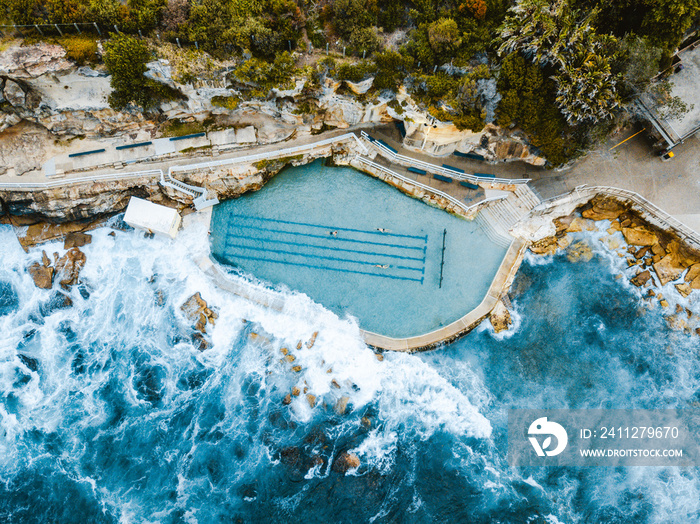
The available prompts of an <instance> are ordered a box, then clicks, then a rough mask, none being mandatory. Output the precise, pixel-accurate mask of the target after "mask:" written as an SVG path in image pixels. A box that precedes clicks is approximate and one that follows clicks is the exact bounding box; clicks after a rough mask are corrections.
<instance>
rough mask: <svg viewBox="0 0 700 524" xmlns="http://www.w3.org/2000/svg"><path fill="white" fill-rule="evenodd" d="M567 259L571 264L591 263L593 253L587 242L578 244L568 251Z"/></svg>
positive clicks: (570, 247)
mask: <svg viewBox="0 0 700 524" xmlns="http://www.w3.org/2000/svg"><path fill="white" fill-rule="evenodd" d="M566 258H567V259H568V260H569V262H581V261H583V262H589V261H590V260H591V259H592V258H593V251H592V250H591V246H589V245H588V243H587V242H585V241H583V240H582V241H581V242H576V243H575V244H572V245H571V246H569V248H568V249H567V250H566Z"/></svg>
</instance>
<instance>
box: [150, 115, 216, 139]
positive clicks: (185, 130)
mask: <svg viewBox="0 0 700 524" xmlns="http://www.w3.org/2000/svg"><path fill="white" fill-rule="evenodd" d="M160 131H161V133H162V134H163V136H164V137H175V136H185V135H192V134H194V133H203V132H204V131H206V128H205V127H204V124H202V123H201V122H197V121H196V120H195V121H194V122H183V121H182V120H178V119H175V120H169V121H167V122H166V123H165V124H164V125H163V127H161V128H160Z"/></svg>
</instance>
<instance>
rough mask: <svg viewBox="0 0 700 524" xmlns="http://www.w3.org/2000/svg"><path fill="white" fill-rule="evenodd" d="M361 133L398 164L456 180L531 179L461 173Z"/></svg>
mask: <svg viewBox="0 0 700 524" xmlns="http://www.w3.org/2000/svg"><path fill="white" fill-rule="evenodd" d="M360 135H361V136H362V138H364V139H365V140H367V141H368V142H369V143H371V144H372V145H373V146H374V147H376V148H377V149H379V150H380V151H381V152H382V153H383V154H384V155H385V156H387V157H388V158H389V159H390V160H392V161H394V162H396V163H397V164H401V163H404V164H410V165H413V166H416V167H420V168H422V169H425V170H426V171H430V172H431V173H435V174H439V175H444V176H447V177H450V178H453V179H454V180H466V181H468V182H472V183H475V184H476V183H479V182H495V183H497V184H527V183H528V182H529V181H530V179H529V178H514V179H510V178H496V177H485V176H478V175H474V174H472V173H460V172H458V171H455V170H454V169H449V168H446V167H443V166H436V165H435V164H431V163H430V162H423V161H422V160H418V159H416V158H411V157H408V156H405V155H401V154H399V153H396V152H394V151H392V150H391V149H389V148H388V147H386V146H385V145H384V144H382V143H381V142H379V141H378V140H376V139H374V138H372V137H370V136H369V135H368V134H367V133H366V132H364V131H361V132H360Z"/></svg>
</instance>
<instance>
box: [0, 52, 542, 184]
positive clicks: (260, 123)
mask: <svg viewBox="0 0 700 524" xmlns="http://www.w3.org/2000/svg"><path fill="white" fill-rule="evenodd" d="M98 48H99V47H98ZM158 53H159V55H162V57H161V58H160V59H158V60H156V61H154V62H152V63H150V64H148V68H149V70H148V72H147V76H149V77H151V78H153V79H155V80H157V81H160V82H163V83H165V84H167V85H169V86H171V87H173V88H175V89H177V90H178V91H180V92H181V93H182V94H183V97H182V99H181V100H175V101H172V102H168V103H164V104H163V105H162V106H161V107H160V108H159V110H158V111H157V112H155V113H151V114H147V115H145V114H143V113H142V112H140V111H137V110H126V111H122V112H116V111H114V110H112V109H111V108H110V107H109V105H108V104H107V97H108V95H109V93H110V91H111V88H110V78H109V76H108V74H107V72H106V71H105V70H104V67H103V66H100V65H98V66H93V67H87V66H83V67H79V66H78V65H77V64H76V63H74V62H73V61H72V60H70V59H68V58H67V57H66V51H65V50H64V49H63V48H62V47H61V46H58V45H48V44H36V45H31V46H20V45H19V44H15V45H11V46H10V47H9V48H7V49H6V50H5V51H3V52H2V53H0V175H1V174H3V173H6V172H9V173H11V174H14V175H21V174H23V173H27V172H31V171H36V172H37V173H39V172H40V170H41V167H42V165H43V164H44V163H45V162H46V161H47V160H48V159H49V158H51V157H53V156H56V155H59V154H61V153H64V154H65V153H71V152H76V151H80V150H85V149H89V148H92V147H93V146H95V147H94V148H95V149H97V148H99V144H98V143H99V142H100V141H102V140H104V139H106V138H109V137H123V138H124V140H122V141H127V142H128V141H134V140H147V139H150V138H153V137H157V136H160V135H161V132H162V131H163V129H164V126H166V127H167V124H168V122H173V121H176V120H177V121H180V122H190V123H198V124H197V125H199V126H200V127H202V125H205V127H207V129H208V130H214V129H226V128H233V127H242V126H253V127H254V128H255V130H256V137H257V141H258V143H260V144H266V143H274V142H278V141H280V140H283V139H286V138H288V137H290V136H291V135H294V136H297V137H299V136H303V135H304V134H316V133H318V132H321V131H323V130H325V129H331V128H347V127H349V126H353V125H357V124H362V123H387V122H392V121H402V122H403V124H404V126H405V128H406V132H407V133H406V138H405V141H404V144H405V146H406V147H408V148H414V149H421V150H422V151H424V152H426V153H428V154H433V155H435V156H445V155H448V154H451V153H452V152H454V151H461V152H475V153H477V154H479V155H481V156H483V157H484V158H485V159H486V160H494V161H495V160H502V159H513V160H522V161H525V162H529V163H532V164H536V165H540V164H542V163H544V159H542V158H539V157H537V156H536V155H534V154H533V153H532V152H531V151H530V149H529V147H528V145H527V143H526V141H525V140H524V139H523V138H522V137H518V136H515V135H513V134H512V133H510V132H506V131H504V130H502V129H500V128H497V127H495V126H492V125H491V126H487V127H486V128H485V129H484V130H482V131H479V132H470V131H459V130H458V129H457V128H456V127H455V126H454V125H452V124H450V123H444V122H436V121H435V119H434V118H432V117H431V116H430V115H428V114H427V113H426V112H425V111H424V110H423V109H421V108H420V107H419V106H418V105H417V104H416V103H415V101H414V100H413V99H412V98H411V96H410V95H409V94H407V92H406V91H405V89H403V88H402V89H400V90H399V92H398V93H397V94H396V95H393V94H391V93H389V92H380V93H375V94H373V95H372V94H370V93H371V92H368V90H369V89H370V88H371V86H372V83H373V79H372V78H369V79H367V80H365V81H363V82H358V83H354V82H349V81H346V82H338V81H335V80H333V79H331V78H325V79H324V80H323V81H322V83H321V85H320V86H316V87H314V88H313V89H311V88H309V86H308V82H307V79H305V78H298V79H296V81H295V83H294V87H293V88H292V89H287V90H279V89H272V90H271V92H270V93H269V95H268V96H267V97H266V98H265V99H264V100H262V99H253V100H246V96H245V94H242V93H241V91H239V90H237V89H235V88H234V87H233V86H231V85H230V84H229V83H228V81H227V80H226V79H227V74H228V73H229V72H230V71H231V70H232V69H234V68H235V67H236V65H238V64H237V63H236V62H235V61H217V60H214V59H213V58H211V57H209V56H208V55H205V54H204V53H199V54H195V55H192V53H190V52H185V51H182V50H177V48H175V49H173V48H172V47H168V46H165V45H161V46H160V47H159V48H158ZM190 55H192V56H190ZM222 100H225V101H228V102H229V103H222V102H221V101H222ZM76 138H78V139H80V140H79V141H75V139H76Z"/></svg>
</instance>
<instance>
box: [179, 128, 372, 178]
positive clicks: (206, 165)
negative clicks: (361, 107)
mask: <svg viewBox="0 0 700 524" xmlns="http://www.w3.org/2000/svg"><path fill="white" fill-rule="evenodd" d="M348 139H355V141H356V142H357V144H358V145H359V146H360V147H361V148H362V149H363V150H364V151H365V152H366V153H368V152H369V151H367V148H366V147H365V145H364V144H363V143H362V142H361V141H360V139H359V138H357V136H356V135H355V133H346V134H344V135H340V136H337V137H333V138H327V139H325V140H321V141H319V142H313V143H311V144H304V145H301V146H296V147H289V148H287V149H279V150H277V151H268V152H265V153H256V154H254V155H246V156H241V157H235V158H228V159H225V160H214V161H212V162H201V163H198V164H188V165H185V166H172V167H171V168H170V169H169V170H168V172H169V173H173V172H174V171H195V170H198V169H211V168H213V167H222V166H226V165H231V164H240V163H242V162H253V161H255V160H266V159H268V158H272V157H285V156H290V155H293V154H295V153H299V152H301V151H306V150H308V149H313V148H315V147H319V146H325V145H329V144H333V143H335V142H342V141H344V140H348Z"/></svg>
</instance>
